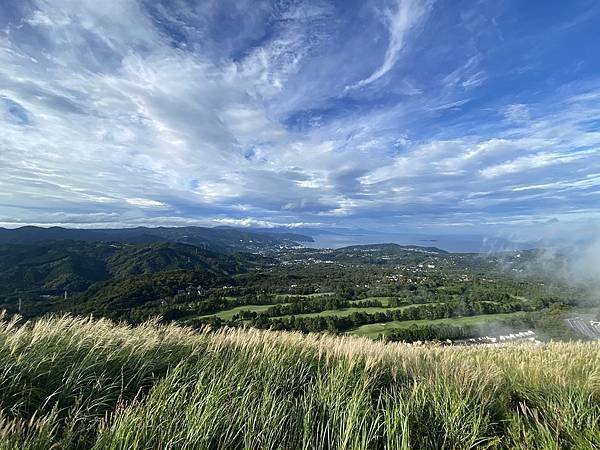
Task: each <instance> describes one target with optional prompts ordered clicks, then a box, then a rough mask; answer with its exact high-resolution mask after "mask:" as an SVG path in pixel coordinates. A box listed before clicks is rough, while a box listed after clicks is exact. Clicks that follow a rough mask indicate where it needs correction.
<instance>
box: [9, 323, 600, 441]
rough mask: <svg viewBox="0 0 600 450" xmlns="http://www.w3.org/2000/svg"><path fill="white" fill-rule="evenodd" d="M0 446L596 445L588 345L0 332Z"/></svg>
mask: <svg viewBox="0 0 600 450" xmlns="http://www.w3.org/2000/svg"><path fill="white" fill-rule="evenodd" d="M0 411H1V412H0V449H6V450H8V449H23V450H29V449H40V450H41V449H50V448H52V449H88V448H92V449H122V450H125V449H206V450H208V449H307V450H308V449H365V450H366V449H469V448H486V449H522V450H525V449H527V450H531V449H598V448H600V346H599V345H598V343H551V344H548V345H545V346H542V347H530V346H525V345H516V346H512V347H505V348H494V347H413V346H408V345H404V344H384V343H381V342H372V341H370V340H368V339H364V338H356V337H335V336H328V335H301V334H297V333H285V332H270V331H258V330H244V329H230V330H222V331H219V332H210V331H209V330H205V331H204V332H201V333H196V332H194V331H192V330H190V329H186V328H180V327H176V326H172V325H170V326H162V325H158V324H156V323H148V324H145V325H142V326H139V327H136V328H131V327H128V326H125V325H115V324H113V323H111V322H109V321H106V320H99V321H92V320H90V319H74V318H69V317H63V318H54V319H43V320H40V321H38V322H36V323H28V324H24V325H18V324H17V323H15V322H14V321H1V322H0Z"/></svg>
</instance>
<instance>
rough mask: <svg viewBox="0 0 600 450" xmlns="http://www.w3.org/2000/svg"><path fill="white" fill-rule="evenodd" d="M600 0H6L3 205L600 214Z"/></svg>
mask: <svg viewBox="0 0 600 450" xmlns="http://www.w3.org/2000/svg"><path fill="white" fill-rule="evenodd" d="M599 29H600V4H599V3H598V2H596V1H569V2H565V1H541V0H540V1H516V0H515V1H504V2H498V1H472V0H470V1H452V2H448V1H441V0H438V1H428V0H381V1H379V0H377V1H375V0H374V1H337V2H336V1H317V0H315V1H301V0H299V1H288V0H282V1H273V2H271V1H260V0H253V1H243V0H235V1H228V0H215V1H211V0H204V1H193V0H171V1H166V0H163V1H154V0H152V1H150V0H148V1H141V0H104V1H102V2H98V1H96V0H4V1H3V2H1V3H0V168H1V174H2V176H1V177H0V226H10V227H14V226H19V225H22V224H28V223H32V224H42V225H53V224H58V225H67V226H101V227H104V226H120V225H127V226H132V225H189V224H198V225H234V226H236V225H237V226H275V225H288V226H321V227H322V226H325V227H331V226H338V227H351V228H352V227H360V228H369V229H376V230H380V231H386V232H391V231H410V232H415V231H417V232H419V231H422V232H453V233H454V232H455V233H483V234H511V235H514V236H519V237H523V238H530V237H536V236H540V235H548V234H553V233H554V234H556V233H574V232H578V231H581V230H588V231H589V230H597V229H598V223H599V219H600V208H599V205H600V147H599V146H600V58H599V57H598V50H597V48H598V47H599V46H600V35H599V34H598V30H599Z"/></svg>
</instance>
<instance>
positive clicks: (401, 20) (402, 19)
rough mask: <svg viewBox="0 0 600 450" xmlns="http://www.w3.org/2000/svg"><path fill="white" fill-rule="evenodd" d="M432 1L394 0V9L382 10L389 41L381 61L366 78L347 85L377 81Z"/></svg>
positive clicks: (422, 18) (351, 87) (362, 84)
mask: <svg viewBox="0 0 600 450" xmlns="http://www.w3.org/2000/svg"><path fill="white" fill-rule="evenodd" d="M431 5H432V2H430V1H425V0H423V1H421V0H396V5H395V7H394V9H386V10H384V11H383V19H384V23H385V25H386V27H387V29H388V34H389V43H388V47H387V50H386V51H385V56H384V57H383V62H382V63H381V65H380V66H379V67H378V68H377V69H376V70H375V71H374V72H373V73H372V74H371V75H369V76H368V77H367V78H365V79H363V80H360V81H359V82H357V83H355V84H353V85H351V86H348V87H347V89H355V88H359V87H362V86H366V85H367V84H371V83H373V82H374V81H377V80H378V79H379V78H381V77H382V76H384V75H385V74H386V73H388V72H389V71H390V70H391V69H392V68H393V67H394V65H395V64H396V62H397V61H398V58H399V56H400V53H401V51H402V49H403V48H404V45H405V43H406V40H407V35H408V33H409V32H411V31H412V30H414V29H415V27H416V26H417V25H418V24H420V23H421V21H422V20H424V19H425V17H426V16H427V14H428V13H429V10H430V8H431Z"/></svg>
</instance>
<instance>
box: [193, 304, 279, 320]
mask: <svg viewBox="0 0 600 450" xmlns="http://www.w3.org/2000/svg"><path fill="white" fill-rule="evenodd" d="M282 304H283V305H285V304H286V303H282ZM272 307H273V305H243V306H236V307H235V308H231V309H225V310H223V311H219V312H217V313H214V314H208V315H206V316H201V317H210V316H216V317H220V318H221V319H223V320H231V319H233V316H235V315H236V314H238V313H240V312H241V311H254V312H257V313H259V312H262V311H265V310H267V309H269V308H272Z"/></svg>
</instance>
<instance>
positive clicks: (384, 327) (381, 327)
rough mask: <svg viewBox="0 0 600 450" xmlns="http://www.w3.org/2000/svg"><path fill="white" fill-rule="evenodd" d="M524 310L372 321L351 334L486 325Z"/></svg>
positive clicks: (518, 315) (364, 334) (375, 336)
mask: <svg viewBox="0 0 600 450" xmlns="http://www.w3.org/2000/svg"><path fill="white" fill-rule="evenodd" d="M523 315H524V313H523V312H521V311H518V312H514V313H505V314H485V315H479V316H469V317H451V318H448V319H435V320H404V321H392V322H385V323H372V324H368V325H362V326H360V327H358V328H356V329H354V330H352V331H349V332H348V333H349V334H352V335H355V336H363V337H369V338H372V339H375V338H377V337H378V336H379V335H380V334H381V333H383V332H385V331H390V330H394V329H399V328H407V327H410V326H411V325H436V324H446V325H456V326H461V325H485V324H490V323H493V322H497V321H498V320H499V319H506V318H509V317H522V316H523Z"/></svg>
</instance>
